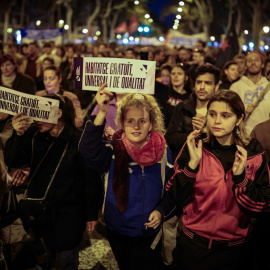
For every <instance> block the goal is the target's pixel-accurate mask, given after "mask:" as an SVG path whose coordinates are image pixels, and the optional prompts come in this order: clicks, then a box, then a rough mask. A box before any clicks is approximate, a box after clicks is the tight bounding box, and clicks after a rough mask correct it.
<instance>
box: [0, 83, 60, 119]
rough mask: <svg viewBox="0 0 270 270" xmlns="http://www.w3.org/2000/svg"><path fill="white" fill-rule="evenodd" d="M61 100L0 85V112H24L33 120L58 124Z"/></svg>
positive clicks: (13, 113)
mask: <svg viewBox="0 0 270 270" xmlns="http://www.w3.org/2000/svg"><path fill="white" fill-rule="evenodd" d="M58 109H59V101H58V100H55V99H50V98H45V97H38V96H34V95H29V94H25V93H21V92H18V91H15V90H12V89H9V88H5V87H1V86H0V112H4V113H8V114H11V115H16V114H17V113H19V112H22V113H23V114H24V115H28V116H30V117H31V118H32V119H33V120H36V121H42V122H47V123H52V124H56V123H57V120H58Z"/></svg>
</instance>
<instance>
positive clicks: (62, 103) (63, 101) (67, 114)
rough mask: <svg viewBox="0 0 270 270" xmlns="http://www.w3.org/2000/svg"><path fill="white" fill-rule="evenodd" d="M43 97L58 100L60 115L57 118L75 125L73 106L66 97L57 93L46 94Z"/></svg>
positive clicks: (72, 125)
mask: <svg viewBox="0 0 270 270" xmlns="http://www.w3.org/2000/svg"><path fill="white" fill-rule="evenodd" d="M44 97H47V98H51V99H56V100H59V109H61V110H62V116H61V118H60V119H59V120H60V121H62V122H63V123H65V124H67V125H69V126H71V127H75V111H74V106H73V103H72V101H71V100H70V99H69V98H68V97H64V96H62V95H59V94H47V95H45V96H44Z"/></svg>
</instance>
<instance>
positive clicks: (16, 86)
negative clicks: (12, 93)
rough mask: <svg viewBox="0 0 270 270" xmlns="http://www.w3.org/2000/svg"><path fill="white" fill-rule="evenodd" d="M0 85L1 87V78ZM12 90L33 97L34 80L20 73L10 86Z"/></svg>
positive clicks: (34, 91) (34, 90) (34, 89)
mask: <svg viewBox="0 0 270 270" xmlns="http://www.w3.org/2000/svg"><path fill="white" fill-rule="evenodd" d="M0 85H1V86H3V82H2V80H1V76H0ZM12 89H13V90H16V91H19V92H22V93H26V94H31V95H35V93H36V91H37V88H36V84H35V82H34V80H33V79H32V78H31V77H29V76H28V75H24V74H21V73H17V75H16V78H15V80H14V82H13V84H12Z"/></svg>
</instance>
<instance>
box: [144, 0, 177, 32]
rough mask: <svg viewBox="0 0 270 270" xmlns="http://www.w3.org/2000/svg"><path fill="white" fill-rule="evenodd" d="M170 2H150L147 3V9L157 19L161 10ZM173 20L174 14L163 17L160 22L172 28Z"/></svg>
mask: <svg viewBox="0 0 270 270" xmlns="http://www.w3.org/2000/svg"><path fill="white" fill-rule="evenodd" d="M170 1H171V0H150V1H149V2H148V6H149V8H150V9H151V10H152V12H153V13H154V14H155V15H156V16H157V17H158V18H161V15H162V14H161V13H162V8H163V6H165V5H166V4H168V3H169V2H170ZM174 19H175V14H171V15H170V16H167V17H165V18H164V19H163V20H162V22H163V23H164V24H165V25H166V26H167V27H168V28H170V27H172V25H173V22H174Z"/></svg>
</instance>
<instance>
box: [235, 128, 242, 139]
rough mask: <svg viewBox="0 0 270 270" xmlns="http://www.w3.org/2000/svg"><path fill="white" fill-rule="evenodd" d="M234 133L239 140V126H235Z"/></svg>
mask: <svg viewBox="0 0 270 270" xmlns="http://www.w3.org/2000/svg"><path fill="white" fill-rule="evenodd" d="M235 132H236V135H237V137H238V138H239V139H241V132H240V129H239V126H236V130H235Z"/></svg>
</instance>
